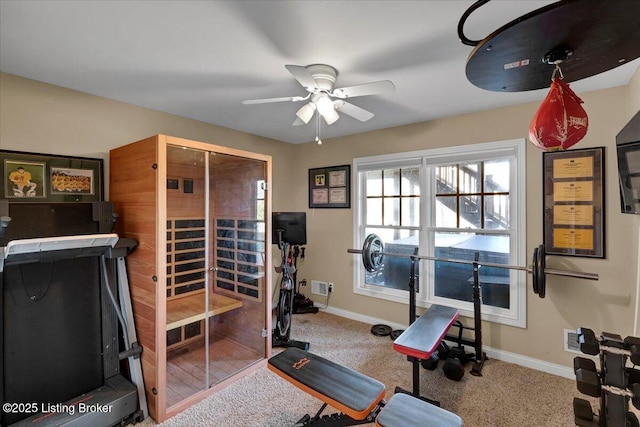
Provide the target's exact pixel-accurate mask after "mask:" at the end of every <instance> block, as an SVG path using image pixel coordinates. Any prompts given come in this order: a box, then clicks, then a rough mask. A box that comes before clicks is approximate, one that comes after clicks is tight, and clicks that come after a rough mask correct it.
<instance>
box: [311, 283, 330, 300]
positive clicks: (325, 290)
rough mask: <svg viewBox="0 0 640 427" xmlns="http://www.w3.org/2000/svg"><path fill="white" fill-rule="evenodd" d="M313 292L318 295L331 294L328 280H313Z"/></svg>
mask: <svg viewBox="0 0 640 427" xmlns="http://www.w3.org/2000/svg"><path fill="white" fill-rule="evenodd" d="M311 293H312V294H316V295H322V296H323V297H326V296H327V295H329V285H328V284H327V282H320V281H318V280H312V281H311Z"/></svg>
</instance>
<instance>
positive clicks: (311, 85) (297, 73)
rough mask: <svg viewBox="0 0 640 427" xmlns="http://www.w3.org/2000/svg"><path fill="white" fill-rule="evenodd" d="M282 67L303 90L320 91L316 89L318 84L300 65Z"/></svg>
mask: <svg viewBox="0 0 640 427" xmlns="http://www.w3.org/2000/svg"><path fill="white" fill-rule="evenodd" d="M284 67H285V68H286V69H287V70H289V72H290V73H291V75H292V76H293V77H294V78H295V79H296V80H297V81H298V83H300V84H301V85H302V87H303V88H305V89H307V90H308V91H310V92H311V91H312V90H313V89H320V88H319V87H318V83H317V82H316V81H315V79H314V78H313V76H312V75H311V73H310V72H309V70H307V69H306V68H305V67H302V66H300V65H285V66H284Z"/></svg>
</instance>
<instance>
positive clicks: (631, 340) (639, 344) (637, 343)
mask: <svg viewBox="0 0 640 427" xmlns="http://www.w3.org/2000/svg"><path fill="white" fill-rule="evenodd" d="M624 343H625V345H626V346H627V347H628V348H629V351H630V352H631V355H630V357H629V358H630V359H631V363H633V364H634V365H640V338H637V337H626V338H625V339H624Z"/></svg>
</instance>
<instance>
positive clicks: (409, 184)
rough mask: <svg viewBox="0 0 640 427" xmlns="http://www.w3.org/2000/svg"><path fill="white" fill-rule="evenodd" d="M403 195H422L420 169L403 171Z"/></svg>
mask: <svg viewBox="0 0 640 427" xmlns="http://www.w3.org/2000/svg"><path fill="white" fill-rule="evenodd" d="M401 173H402V181H401V185H402V189H401V190H402V195H403V196H419V195H420V169H419V168H410V169H402V170H401Z"/></svg>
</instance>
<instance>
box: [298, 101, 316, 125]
mask: <svg viewBox="0 0 640 427" xmlns="http://www.w3.org/2000/svg"><path fill="white" fill-rule="evenodd" d="M315 111H316V106H315V104H314V103H313V102H309V103H307V104H304V105H303V106H302V107H300V109H299V110H298V111H297V112H296V116H298V118H299V119H300V120H302V121H303V122H304V123H305V124H307V123H309V120H311V118H312V117H313V113H315Z"/></svg>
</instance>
